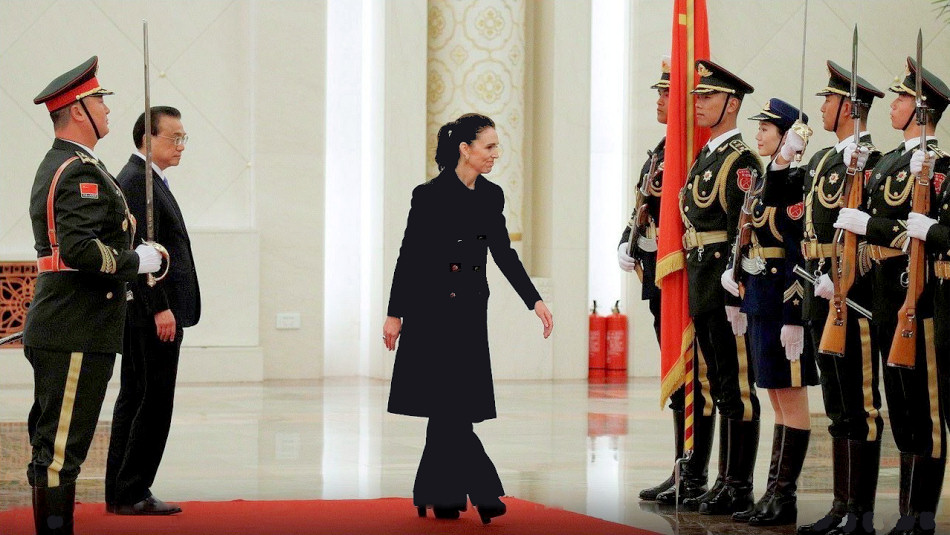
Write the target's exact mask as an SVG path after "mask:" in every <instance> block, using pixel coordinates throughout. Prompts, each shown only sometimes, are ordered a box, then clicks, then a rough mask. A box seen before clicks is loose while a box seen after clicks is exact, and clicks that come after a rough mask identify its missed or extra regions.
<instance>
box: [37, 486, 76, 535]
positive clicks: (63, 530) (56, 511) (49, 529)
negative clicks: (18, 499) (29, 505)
mask: <svg viewBox="0 0 950 535" xmlns="http://www.w3.org/2000/svg"><path fill="white" fill-rule="evenodd" d="M75 505H76V484H75V483H71V484H68V485H60V486H58V487H34V488H33V523H34V525H35V528H36V535H73V509H74V508H75Z"/></svg>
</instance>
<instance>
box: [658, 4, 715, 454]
mask: <svg viewBox="0 0 950 535" xmlns="http://www.w3.org/2000/svg"><path fill="white" fill-rule="evenodd" d="M708 58H709V29H708V21H707V17H706V0H676V1H675V5H674V7H673V46H672V53H671V58H670V60H671V61H670V102H669V112H668V115H667V123H666V154H665V158H664V163H663V193H664V195H663V196H662V198H661V201H660V235H659V239H658V243H657V247H658V248H657V263H656V283H657V286H662V288H663V300H662V309H661V320H660V328H661V336H660V339H661V341H662V343H661V345H660V355H661V366H660V367H661V370H660V371H661V376H660V377H661V381H662V382H661V386H660V404H661V405H662V404H663V403H664V402H665V401H666V399H667V398H668V397H669V396H670V394H672V393H673V392H675V391H676V390H677V389H678V388H679V387H680V386H682V385H683V384H684V383H687V384H691V377H692V358H693V336H694V333H693V323H692V319H691V318H690V316H689V293H688V288H687V284H688V280H687V276H686V254H685V252H684V250H683V240H682V238H683V220H682V219H681V218H680V209H679V191H680V189H682V188H683V185H684V184H685V183H686V173H687V172H688V171H689V166H690V165H691V164H692V162H693V158H694V157H695V156H696V154H697V153H698V152H699V148H700V147H702V146H703V145H704V144H705V143H706V141H707V140H708V139H709V129H707V128H703V129H700V128H699V127H697V126H696V125H695V115H694V114H693V105H694V96H693V95H692V94H691V93H690V91H692V90H693V88H694V87H696V84H697V83H699V76H698V75H697V74H696V69H695V62H696V60H697V59H708ZM687 375H688V376H689V377H690V380H686V381H684V379H685V378H686V377H687ZM691 401H692V400H691V399H687V407H688V408H687V410H691V409H692V403H691ZM690 442H691V441H690ZM687 446H689V448H688V449H692V445H691V444H687Z"/></svg>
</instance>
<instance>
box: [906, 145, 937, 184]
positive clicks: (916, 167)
mask: <svg viewBox="0 0 950 535" xmlns="http://www.w3.org/2000/svg"><path fill="white" fill-rule="evenodd" d="M927 157H928V158H929V159H930V161H931V162H933V161H934V158H936V157H937V155H936V154H934V152H933V151H930V152H928V153H927ZM923 168H924V151H922V150H920V149H917V150H915V151H914V155H913V156H911V157H910V172H911V173H913V174H914V175H919V174H920V170H921V169H923ZM933 176H934V168H933V166H932V165H931V166H930V176H929V177H927V178H933Z"/></svg>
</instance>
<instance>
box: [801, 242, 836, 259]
mask: <svg viewBox="0 0 950 535" xmlns="http://www.w3.org/2000/svg"><path fill="white" fill-rule="evenodd" d="M834 254H835V244H833V243H818V242H817V241H810V240H809V241H803V242H802V256H803V257H804V258H805V260H820V259H822V258H831V257H832V255H834Z"/></svg>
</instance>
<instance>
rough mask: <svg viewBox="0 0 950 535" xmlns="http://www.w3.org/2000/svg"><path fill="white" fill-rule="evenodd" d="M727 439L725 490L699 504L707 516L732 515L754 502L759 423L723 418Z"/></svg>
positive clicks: (723, 487)
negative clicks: (753, 476)
mask: <svg viewBox="0 0 950 535" xmlns="http://www.w3.org/2000/svg"><path fill="white" fill-rule="evenodd" d="M724 421H725V422H726V427H727V431H726V435H727V437H728V448H727V455H728V460H727V464H726V478H725V480H724V481H723V485H722V488H721V489H720V490H719V492H718V493H717V494H716V495H715V496H713V497H712V498H711V499H709V500H705V501H702V502H700V504H699V512H700V513H702V514H704V515H731V514H732V513H735V512H736V511H744V510H746V509H748V508H749V506H751V505H752V504H753V503H754V501H755V500H754V499H753V496H752V474H753V472H754V470H755V456H756V453H757V451H758V447H759V421H758V420H753V421H751V422H746V421H743V420H734V419H731V418H724Z"/></svg>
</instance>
